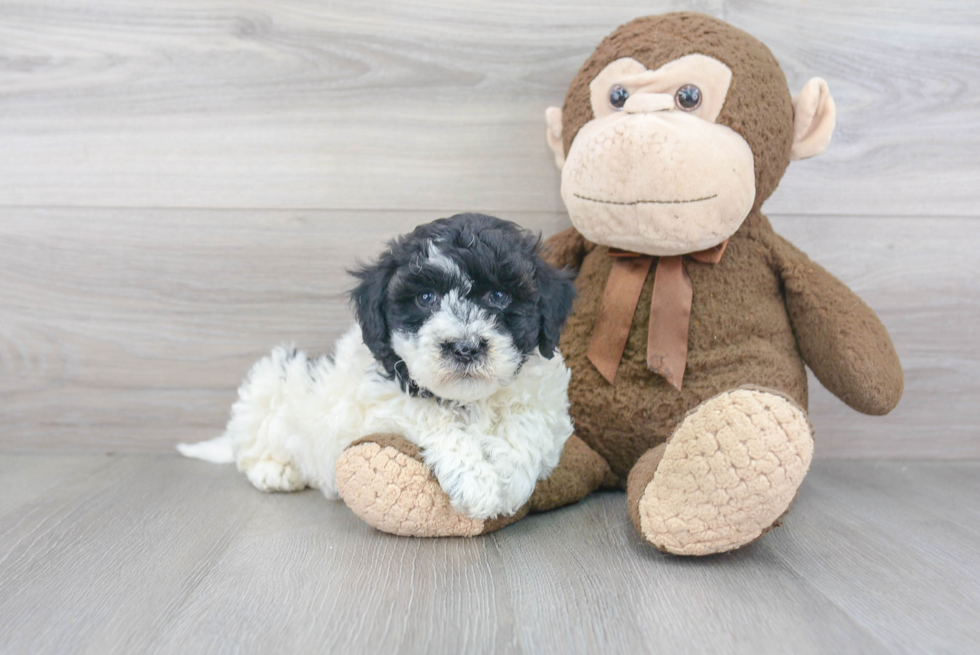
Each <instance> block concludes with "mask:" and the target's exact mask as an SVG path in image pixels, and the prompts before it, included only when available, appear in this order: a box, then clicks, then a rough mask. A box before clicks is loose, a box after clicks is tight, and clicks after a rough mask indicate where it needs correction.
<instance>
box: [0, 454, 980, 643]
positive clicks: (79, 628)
mask: <svg viewBox="0 0 980 655" xmlns="http://www.w3.org/2000/svg"><path fill="white" fill-rule="evenodd" d="M72 469H74V472H72ZM8 470H17V471H20V472H21V473H20V476H21V477H20V478H19V481H20V483H21V484H22V485H23V486H24V487H26V488H27V489H28V491H29V492H31V493H28V494H26V495H25V496H23V497H22V498H20V499H19V500H18V501H17V502H16V503H8V504H5V505H4V506H2V507H0V525H2V526H3V527H2V528H0V651H2V652H4V653H64V652H91V653H123V652H126V653H133V652H140V653H158V652H182V653H184V652H191V653H198V652H201V653H203V652H207V653H226V652H297V653H298V652H331V653H352V654H358V653H379V652H398V653H406V654H411V653H431V654H433V655H439V654H441V653H462V652H465V653H585V652H592V653H594V652H616V653H655V652H725V653H788V652H791V653H829V652H833V653H906V652H945V653H968V652H972V649H973V648H974V647H975V645H976V643H977V640H978V639H980V610H978V607H980V568H978V565H977V562H976V557H975V548H974V544H975V543H976V539H977V538H978V537H980V532H978V529H977V522H976V518H977V507H980V482H978V481H980V475H978V473H980V464H977V463H975V462H974V463H952V462H949V463H915V464H904V463H883V462H819V463H817V464H816V465H815V467H814V470H813V471H812V472H811V473H810V475H809V477H808V478H807V480H806V481H805V482H804V485H803V488H802V492H801V495H800V497H799V499H798V501H797V503H796V505H795V507H794V510H793V511H792V512H791V513H790V515H789V517H788V518H787V519H786V522H785V524H784V525H783V527H782V528H780V529H778V530H776V531H774V532H773V533H771V534H769V535H767V536H766V537H765V538H764V539H762V540H761V541H759V542H757V543H756V544H753V545H750V546H748V547H746V548H744V549H741V550H739V551H737V552H735V553H732V554H729V555H723V556H716V557H710V558H704V559H696V558H695V559H682V558H675V557H670V556H666V555H662V554H660V553H658V552H656V551H654V550H653V549H651V548H650V547H648V546H646V545H644V544H643V543H642V542H641V541H640V540H639V538H638V537H637V536H636V534H635V532H634V531H633V529H632V526H631V525H630V522H629V518H628V516H627V512H626V504H625V498H624V496H623V495H622V494H620V493H605V494H599V495H595V496H593V497H590V498H589V499H587V500H586V501H584V502H583V503H580V504H579V505H576V506H572V507H569V508H565V509H563V510H558V511H554V512H550V513H546V514H543V515H539V516H535V517H531V518H529V519H525V520H523V521H521V522H519V523H517V524H516V525H513V526H510V527H508V528H506V529H504V530H502V531H500V532H498V533H494V534H492V535H488V536H486V537H482V538H475V539H445V540H417V539H407V538H398V537H392V536H389V535H385V534H382V533H379V532H376V531H374V530H372V529H371V528H370V527H369V526H367V525H366V524H364V523H362V522H360V521H359V520H358V519H357V518H356V517H354V515H353V514H352V513H351V512H350V511H349V510H347V509H346V508H345V507H344V506H343V505H342V504H341V503H339V502H334V501H328V500H326V499H324V498H323V497H322V496H320V495H319V494H317V493H316V492H312V491H309V492H303V493H299V494H272V495H267V494H262V493H260V492H258V491H256V490H254V489H253V488H251V487H250V486H249V485H248V483H247V482H246V481H245V480H244V478H243V477H242V476H241V475H240V474H238V473H237V472H235V471H234V470H233V468H232V467H230V466H225V467H220V466H213V465H209V464H205V463H202V462H192V461H188V460H181V459H179V458H177V457H175V456H169V455H167V456H146V455H143V456H125V457H97V456H91V455H90V456H71V455H62V456H41V455H10V454H7V455H0V471H4V472H5V471H8ZM66 474H67V475H66ZM52 476H58V477H59V478H60V481H59V483H57V484H52V483H51V480H52Z"/></svg>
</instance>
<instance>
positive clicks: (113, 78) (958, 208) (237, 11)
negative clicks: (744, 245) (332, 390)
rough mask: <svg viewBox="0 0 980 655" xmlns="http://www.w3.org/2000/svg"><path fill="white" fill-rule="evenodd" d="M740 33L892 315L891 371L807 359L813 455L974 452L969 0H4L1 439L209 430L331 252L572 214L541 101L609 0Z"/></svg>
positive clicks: (795, 207) (312, 313)
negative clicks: (820, 365) (875, 386)
mask: <svg viewBox="0 0 980 655" xmlns="http://www.w3.org/2000/svg"><path fill="white" fill-rule="evenodd" d="M676 9H696V10H699V11H704V12H706V13H711V14H713V15H716V16H719V17H721V18H723V19H725V20H728V21H729V22H731V23H733V24H735V25H737V26H739V27H742V28H744V29H746V30H748V31H750V32H751V33H753V34H755V35H756V36H758V37H759V38H760V39H762V40H763V41H764V42H766V43H767V44H768V45H769V47H770V48H771V49H772V51H773V52H774V54H775V55H776V57H777V58H778V59H779V61H780V62H781V64H782V65H783V67H784V70H785V72H786V76H787V78H788V80H789V83H790V86H791V87H792V88H793V89H794V91H795V90H798V89H799V88H800V87H801V86H802V84H803V83H804V82H805V81H806V80H807V79H808V78H809V77H811V76H814V75H819V76H822V77H824V78H825V79H827V81H828V82H829V84H830V87H831V89H832V92H833V94H834V97H835V99H836V101H837V107H838V111H839V115H838V130H837V133H836V135H835V139H834V142H833V143H832V144H831V146H830V148H829V150H828V151H827V153H825V154H824V155H823V156H822V157H820V158H818V159H814V160H809V161H805V162H798V163H795V164H793V165H792V166H791V168H790V170H789V172H788V173H787V175H786V177H785V178H784V180H783V183H782V185H781V187H780V188H779V190H777V192H776V194H775V195H774V196H773V197H772V198H771V199H770V201H769V202H768V203H767V205H766V212H767V213H768V214H769V215H770V217H771V219H772V220H773V223H774V224H775V225H776V228H777V230H779V231H781V232H782V233H783V234H784V235H786V236H787V237H788V238H790V239H791V240H793V241H794V242H795V243H797V245H799V246H800V247H801V248H803V249H804V250H806V251H807V252H809V253H810V254H811V256H813V257H814V258H815V259H816V260H817V261H819V262H821V263H822V264H824V265H825V266H826V267H827V268H828V269H830V270H831V271H832V272H834V273H835V274H837V275H838V276H839V277H840V278H842V279H843V280H844V281H845V282H847V283H848V284H850V285H851V286H852V287H853V288H854V289H855V290H857V291H858V292H859V293H860V294H861V295H862V296H863V297H864V298H865V299H866V300H867V301H868V302H869V303H870V304H871V306H872V307H874V308H875V309H876V310H877V311H878V312H879V313H880V314H881V316H882V318H883V320H884V321H885V323H886V324H887V326H888V327H889V329H890V330H891V332H892V335H893V338H894V340H895V343H896V346H897V348H898V351H899V354H900V355H901V357H902V359H903V363H904V365H905V368H906V392H905V398H904V400H903V402H902V404H901V405H900V406H899V408H898V409H897V410H896V411H895V412H894V413H893V414H892V415H890V416H888V417H885V418H869V417H863V416H860V415H858V414H856V413H854V412H852V411H851V410H849V409H847V408H846V407H845V406H844V405H843V404H842V403H840V402H839V401H837V400H836V399H834V398H833V397H832V396H830V395H829V394H828V393H827V392H825V391H823V390H822V389H820V388H819V385H818V384H816V383H814V390H813V394H812V396H813V401H812V415H813V416H812V418H813V421H814V423H815V425H816V428H817V433H818V451H817V452H818V455H819V456H822V457H896V458H917V457H928V458H960V457H978V456H980V404H978V402H977V400H978V396H980V372H978V371H980V338H978V331H977V327H976V326H977V324H978V323H980V264H978V263H977V257H976V254H975V253H976V251H977V250H978V247H980V235H978V230H977V228H978V226H980V156H978V155H977V153H978V152H980V86H978V85H977V84H976V81H977V75H978V71H980V39H978V38H977V36H978V34H980V8H978V6H977V5H976V3H964V2H959V1H957V0H943V1H936V2H926V1H925V0H920V1H913V0H898V1H888V2H886V1H885V0H874V1H872V2H868V3H862V5H861V6H857V5H856V4H855V3H851V2H848V1H846V0H835V1H829V0H807V1H805V2H803V1H800V2H782V1H780V2H775V1H773V2H740V1H734V0H731V1H726V0H704V1H700V2H689V3H685V2H658V1H656V0H654V1H648V2H642V3H637V2H626V1H619V0H616V1H611V2H604V3H597V2H594V1H591V0H589V1H581V2H579V1H572V0H562V1H561V2H558V1H556V0H547V1H545V2H536V3H527V2H523V1H509V0H508V1H498V2H493V3H478V2H471V1H465V2H459V1H450V0H430V1H425V2H423V1H418V0H410V1H405V2H397V3H394V2H382V1H380V0H348V1H345V2H342V1H335V0H288V1H278V2H264V3H254V2H245V1H244V0H220V1H219V0H159V1H157V2H154V3H133V2H129V1H124V0H100V1H98V2H92V1H88V2H72V1H69V0H62V1H54V0H34V1H32V2H30V3H24V2H11V1H7V0H0V180H2V183H0V449H6V450H32V449H61V450H65V449H72V450H87V449H108V450H131V451H162V450H168V449H170V448H171V447H172V444H173V443H175V442H176V441H179V440H187V439H197V438H204V437H209V436H212V435H214V434H217V433H218V432H219V431H220V429H221V427H222V425H223V423H224V420H225V417H226V415H227V410H228V406H229V404H230V403H231V401H232V400H233V398H234V389H235V387H236V385H237V383H238V381H239V379H240V378H241V376H242V374H243V373H244V372H245V370H246V369H247V367H248V365H249V364H250V363H251V362H252V361H253V360H254V359H256V358H257V357H259V356H260V355H261V354H262V353H263V352H265V351H266V350H267V349H268V348H269V346H271V345H273V344H275V343H277V342H281V341H292V342H295V343H296V344H297V345H299V346H301V347H303V348H308V349H310V350H314V351H321V350H325V349H328V348H329V347H330V344H331V343H332V341H333V339H334V338H336V336H337V335H338V334H339V333H340V332H341V330H343V329H344V327H345V326H346V325H347V324H348V322H349V320H350V316H349V313H348V310H347V307H346V303H345V300H344V298H343V292H344V290H345V289H346V288H347V287H348V286H349V283H348V280H347V279H346V278H345V276H344V273H343V271H344V269H345V267H349V266H351V265H352V264H353V263H354V261H355V258H356V257H358V256H360V257H369V256H370V255H371V254H372V253H373V252H375V251H376V250H377V249H378V248H379V246H380V245H381V244H382V242H383V241H384V240H385V239H386V238H388V237H390V236H392V235H394V234H396V233H398V232H401V231H404V230H406V229H408V228H410V227H412V226H414V225H416V224H418V223H420V222H425V221H428V220H431V219H433V218H437V217H440V216H446V215H449V214H452V213H455V212H457V211H466V210H475V211H484V212H488V213H493V214H496V215H499V216H501V217H503V218H508V219H512V220H516V221H519V222H521V223H523V224H525V225H527V226H529V227H532V228H534V229H537V230H541V231H543V232H544V233H545V234H546V235H547V234H550V233H552V232H554V231H556V230H558V229H561V228H563V227H565V226H566V225H568V222H567V221H568V219H567V216H566V215H565V213H564V210H563V207H562V204H561V199H560V196H559V193H558V189H559V176H558V173H557V171H556V170H555V168H554V165H553V164H552V161H551V157H550V155H549V152H548V151H547V148H546V147H545V145H544V138H543V130H544V124H543V112H544V109H545V107H547V106H548V105H553V104H560V103H561V101H562V98H563V96H564V92H565V88H566V87H567V84H568V82H569V81H570V80H571V78H572V76H573V75H574V73H575V71H576V70H577V68H578V66H579V65H580V64H581V63H582V61H583V60H584V59H585V57H586V56H587V55H588V53H589V52H590V51H591V49H592V48H593V47H594V46H595V45H596V44H597V43H598V41H599V40H600V39H601V38H602V37H603V36H604V35H605V34H606V33H608V32H609V31H610V30H611V29H613V28H614V27H615V26H616V25H618V24H620V23H622V22H625V21H627V20H629V19H631V18H633V17H635V16H639V15H644V14H647V13H656V12H660V11H668V10H676Z"/></svg>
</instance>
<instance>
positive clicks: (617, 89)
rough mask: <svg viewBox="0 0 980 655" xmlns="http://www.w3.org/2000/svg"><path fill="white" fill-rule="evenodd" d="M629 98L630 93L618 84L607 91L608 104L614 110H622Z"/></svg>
mask: <svg viewBox="0 0 980 655" xmlns="http://www.w3.org/2000/svg"><path fill="white" fill-rule="evenodd" d="M629 97H630V92H629V91H627V90H626V89H625V88H624V87H622V86H620V85H618V84H617V85H616V86H614V87H613V88H611V89H609V104H610V105H612V106H613V107H615V108H616V109H622V108H623V105H625V104H626V101H627V100H628V99H629Z"/></svg>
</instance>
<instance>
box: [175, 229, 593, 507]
mask: <svg viewBox="0 0 980 655" xmlns="http://www.w3.org/2000/svg"><path fill="white" fill-rule="evenodd" d="M539 248H540V240H539V239H538V238H537V237H535V236H534V235H532V234H531V233H529V232H527V231H525V230H523V229H521V228H519V227H518V226H517V225H515V224H513V223H510V222H507V221H503V220H500V219H497V218H493V217H491V216H484V215H480V214H459V215H457V216H453V217H451V218H446V219H440V220H437V221H433V222H432V223H428V224H426V225H421V226H419V227H417V228H416V229H415V230H414V231H413V232H411V233H410V234H407V235H404V236H401V237H399V238H397V239H395V240H393V241H392V242H391V243H389V244H388V249H387V250H386V251H385V252H384V253H383V254H382V255H381V256H380V258H379V259H378V260H377V261H376V262H374V263H372V264H369V265H365V266H362V267H361V268H360V269H359V270H357V271H354V272H353V273H352V274H353V275H354V276H355V277H356V278H357V279H358V280H359V281H360V282H359V284H358V286H357V287H356V288H355V289H354V291H353V292H352V294H351V300H352V305H353V307H354V310H355V313H356V316H357V322H358V324H357V325H355V326H354V327H352V328H351V329H350V330H349V331H348V332H347V333H346V334H345V335H344V336H343V337H341V339H340V340H339V341H338V342H337V344H336V351H335V353H334V355H333V356H332V357H318V358H310V357H307V355H305V354H304V353H302V352H297V351H296V350H293V349H287V348H282V347H279V348H276V349H274V350H273V351H272V354H271V355H270V356H268V357H266V358H264V359H262V360H260V361H259V362H257V363H256V364H255V365H254V366H253V367H252V370H251V372H250V373H249V374H248V376H247V378H246V379H245V381H244V382H243V384H242V386H241V388H240V389H239V390H238V396H239V398H238V401H237V402H236V403H235V404H234V406H233V407H232V410H231V419H230V420H229V422H228V426H227V430H226V432H225V434H224V435H222V436H221V437H219V438H217V439H214V440H212V441H206V442H202V443H199V444H194V445H186V444H181V445H179V446H178V449H179V450H180V452H181V453H183V454H184V455H186V456H188V457H197V458H200V459H206V460H209V461H215V462H231V461H234V462H236V463H237V465H238V468H239V470H241V471H242V472H243V473H245V474H246V475H247V476H248V479H249V480H250V481H251V482H252V484H253V485H255V486H256V487H257V488H259V489H261V490H263V491H293V490H296V489H302V488H304V487H307V486H310V487H315V488H318V489H320V490H321V491H322V492H323V493H324V495H326V496H327V497H328V498H337V496H338V494H337V483H336V478H335V474H334V465H335V462H336V461H337V459H338V457H340V455H341V453H342V452H343V451H344V449H345V448H346V447H347V446H349V445H350V444H351V443H352V442H353V441H355V440H357V439H359V438H361V437H365V436H368V435H371V434H380V433H388V434H391V433H394V434H398V435H401V436H403V437H404V438H405V439H407V440H409V441H411V442H413V443H415V444H416V445H418V446H419V448H420V449H421V454H422V457H423V459H424V461H425V463H426V465H427V466H428V467H429V469H430V470H431V471H432V472H433V474H434V475H435V477H436V479H437V480H438V482H439V484H440V486H441V487H442V489H443V490H444V491H445V492H446V494H447V495H448V496H449V499H450V501H451V503H452V505H453V507H454V508H455V509H456V510H457V511H459V512H462V513H463V514H465V515H467V516H469V517H471V518H474V519H490V518H494V517H496V516H498V515H504V516H506V515H511V514H513V513H514V512H516V511H517V510H518V509H520V508H521V507H522V506H523V505H524V503H525V502H527V500H528V498H529V497H530V496H531V493H532V491H533V490H534V487H535V484H536V483H537V481H538V480H541V479H544V478H546V477H547V476H548V475H549V474H550V473H551V471H552V469H553V468H554V467H555V466H556V465H557V464H558V459H559V456H560V455H561V451H562V447H563V446H564V444H565V441H566V439H568V437H569V436H570V435H571V433H572V424H571V420H570V419H569V416H568V398H567V389H568V380H569V371H568V369H567V368H566V366H565V364H564V362H563V360H562V357H561V355H560V353H558V351H557V350H556V347H557V344H558V338H559V336H560V334H561V330H562V327H563V325H564V323H565V318H566V316H567V314H568V312H569V310H570V309H571V305H572V300H573V297H574V287H573V285H572V283H571V281H570V280H569V276H568V275H566V274H565V273H564V272H563V271H557V270H555V269H553V268H552V267H551V266H549V265H548V264H546V263H545V262H544V261H542V259H541V258H540V256H539V254H538V251H539Z"/></svg>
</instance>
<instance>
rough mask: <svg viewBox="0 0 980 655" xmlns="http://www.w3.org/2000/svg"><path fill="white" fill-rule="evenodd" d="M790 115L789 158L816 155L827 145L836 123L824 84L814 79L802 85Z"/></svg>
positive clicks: (835, 111) (827, 89) (831, 100)
mask: <svg viewBox="0 0 980 655" xmlns="http://www.w3.org/2000/svg"><path fill="white" fill-rule="evenodd" d="M793 114H794V117H793V148H792V149H791V150H790V151H789V158H790V159H791V160H793V161H796V160H797V159H806V158H807V157H815V156H816V155H819V154H820V153H821V152H823V151H824V149H825V148H826V147H827V144H829V143H830V136H831V135H832V134H833V133H834V124H835V123H836V120H837V107H836V105H834V99H833V98H832V97H830V89H829V88H827V83H826V82H824V81H823V80H822V79H820V78H819V77H814V78H812V79H811V80H810V81H809V82H807V83H806V84H804V85H803V90H802V91H800V94H799V95H798V96H796V97H794V98H793Z"/></svg>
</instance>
